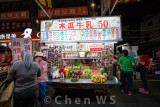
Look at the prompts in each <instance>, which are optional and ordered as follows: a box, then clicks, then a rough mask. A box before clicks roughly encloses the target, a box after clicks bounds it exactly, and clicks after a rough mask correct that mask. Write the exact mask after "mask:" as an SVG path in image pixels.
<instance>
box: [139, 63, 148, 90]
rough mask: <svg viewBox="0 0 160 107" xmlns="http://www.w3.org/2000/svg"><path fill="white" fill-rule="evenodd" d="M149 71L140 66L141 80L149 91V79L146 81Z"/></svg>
mask: <svg viewBox="0 0 160 107" xmlns="http://www.w3.org/2000/svg"><path fill="white" fill-rule="evenodd" d="M147 71H148V69H147V68H144V67H142V66H140V75H141V80H142V83H143V87H144V89H145V90H148V89H149V88H148V82H147V79H146V73H147Z"/></svg>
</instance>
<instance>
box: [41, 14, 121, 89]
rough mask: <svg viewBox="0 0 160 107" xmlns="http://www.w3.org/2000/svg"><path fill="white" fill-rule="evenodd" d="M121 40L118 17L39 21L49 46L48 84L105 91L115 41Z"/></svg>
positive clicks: (110, 77)
mask: <svg viewBox="0 0 160 107" xmlns="http://www.w3.org/2000/svg"><path fill="white" fill-rule="evenodd" d="M120 40H122V38H121V21H120V17H119V16H112V17H87V18H66V19H55V20H44V21H41V43H45V44H46V45H48V47H49V48H48V49H47V53H48V54H47V56H48V67H49V72H50V75H49V78H50V79H49V81H48V84H49V85H51V86H53V87H54V88H79V89H82V88H83V89H84V88H85V89H95V90H97V89H98V90H104V91H106V90H108V89H109V88H110V87H112V86H114V85H118V84H120V83H119V81H118V79H117V78H116V77H115V76H113V64H114V43H116V42H117V41H120Z"/></svg>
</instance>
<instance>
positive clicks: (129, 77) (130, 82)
mask: <svg viewBox="0 0 160 107" xmlns="http://www.w3.org/2000/svg"><path fill="white" fill-rule="evenodd" d="M126 78H127V80H128V91H130V92H132V85H133V72H127V71H123V70H121V82H122V85H121V89H125V85H126Z"/></svg>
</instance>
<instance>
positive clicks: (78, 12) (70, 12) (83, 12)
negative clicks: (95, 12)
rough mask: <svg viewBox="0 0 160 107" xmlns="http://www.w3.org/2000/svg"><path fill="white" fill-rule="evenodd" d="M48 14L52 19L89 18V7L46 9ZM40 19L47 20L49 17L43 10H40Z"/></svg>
mask: <svg viewBox="0 0 160 107" xmlns="http://www.w3.org/2000/svg"><path fill="white" fill-rule="evenodd" d="M45 10H46V11H47V13H48V14H49V15H50V16H52V17H54V18H55V17H73V16H87V15H88V7H86V6H83V7H66V8H54V9H45ZM38 18H47V15H46V14H45V13H44V12H43V10H38Z"/></svg>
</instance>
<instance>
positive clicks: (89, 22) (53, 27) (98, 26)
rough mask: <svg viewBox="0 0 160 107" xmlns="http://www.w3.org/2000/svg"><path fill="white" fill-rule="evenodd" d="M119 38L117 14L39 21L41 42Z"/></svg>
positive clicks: (119, 28)
mask: <svg viewBox="0 0 160 107" xmlns="http://www.w3.org/2000/svg"><path fill="white" fill-rule="evenodd" d="M93 40H94V41H98V40H108V41H111V40H121V21H120V17H119V16H112V17H91V18H66V19H56V20H45V21H41V42H56V41H93Z"/></svg>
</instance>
